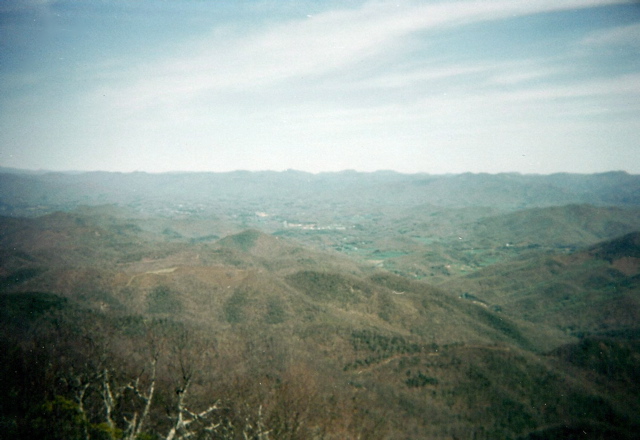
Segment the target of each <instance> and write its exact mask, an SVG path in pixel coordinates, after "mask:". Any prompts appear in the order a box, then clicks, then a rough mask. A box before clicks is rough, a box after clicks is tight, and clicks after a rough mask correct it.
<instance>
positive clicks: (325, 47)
mask: <svg viewBox="0 0 640 440" xmlns="http://www.w3.org/2000/svg"><path fill="white" fill-rule="evenodd" d="M612 3H620V2H619V1H614V0H564V1H562V2H558V1H556V0H537V1H533V0H495V1H486V0H485V1H456V2H443V3H436V4H423V3H420V2H401V3H397V2H370V3H366V4H364V5H363V6H362V7H361V8H359V9H352V10H340V11H329V12H325V13H320V14H316V15H314V16H313V17H310V18H309V17H307V18H306V19H303V20H293V21H289V22H285V23H282V24H279V25H276V26H273V27H271V28H269V29H266V30H261V31H258V32H255V33H251V34H249V35H246V36H244V35H240V34H238V33H233V32H226V33H220V32H212V33H211V35H209V36H208V37H207V38H204V39H203V41H202V43H201V44H200V46H198V47H195V48H194V47H193V46H189V47H184V48H183V50H182V54H180V55H178V56H176V54H171V55H170V56H169V57H168V58H167V59H165V60H157V61H154V62H149V63H143V64H141V65H139V66H136V68H134V69H131V70H129V71H128V72H127V73H126V74H125V77H123V78H122V83H121V84H117V83H116V84H112V85H108V86H106V87H104V88H101V89H100V90H98V91H97V94H109V95H111V96H113V97H114V101H116V102H117V103H118V107H119V111H122V110H126V109H130V110H132V111H134V112H135V111H138V110H140V109H143V108H144V107H146V106H157V105H177V104H178V103H183V102H185V101H188V100H190V99H193V98H194V97H197V96H200V95H202V94H207V93H211V92H225V93H227V92H229V91H234V90H235V91H238V90H240V91H245V90H259V89H260V88H265V87H269V86H272V85H277V84H281V83H283V82H285V81H296V80H301V79H306V80H308V79H309V78H317V77H319V76H322V75H328V74H338V73H339V72H341V70H343V69H345V68H347V67H351V68H353V67H354V66H358V63H360V62H363V61H366V60H369V59H374V58H376V57H381V56H382V57H389V56H392V54H393V53H394V50H392V49H393V48H400V47H402V44H403V38H402V37H406V36H407V35H410V34H411V33H413V32H416V31H428V30H433V29H437V28H439V27H443V26H456V25H463V24H467V23H472V22H478V21H491V20H499V19H503V18H507V17H512V16H518V15H528V14H535V13H541V12H549V11H557V10H565V9H573V8H584V7H592V6H598V5H604V4H612ZM454 69H455V68H454ZM438 74H439V73H438V72H432V73H422V74H418V77H414V78H411V77H410V76H406V77H405V78H400V77H396V78H395V79H394V78H387V81H389V84H393V83H394V81H402V80H409V81H412V80H416V79H419V76H420V75H426V76H427V77H429V76H433V75H435V76H437V75H438ZM452 74H455V72H452Z"/></svg>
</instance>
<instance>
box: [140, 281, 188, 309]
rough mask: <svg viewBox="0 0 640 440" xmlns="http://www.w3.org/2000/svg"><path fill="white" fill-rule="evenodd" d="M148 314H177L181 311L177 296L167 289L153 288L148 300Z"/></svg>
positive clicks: (161, 287)
mask: <svg viewBox="0 0 640 440" xmlns="http://www.w3.org/2000/svg"><path fill="white" fill-rule="evenodd" d="M147 310H148V312H149V313H154V314H155V313H157V314H177V313H180V312H181V311H182V303H181V302H180V298H179V295H178V294H177V293H176V292H173V291H172V290H171V289H169V287H167V286H164V285H160V286H157V287H155V288H154V289H153V290H152V291H151V293H150V294H149V298H148V309H147Z"/></svg>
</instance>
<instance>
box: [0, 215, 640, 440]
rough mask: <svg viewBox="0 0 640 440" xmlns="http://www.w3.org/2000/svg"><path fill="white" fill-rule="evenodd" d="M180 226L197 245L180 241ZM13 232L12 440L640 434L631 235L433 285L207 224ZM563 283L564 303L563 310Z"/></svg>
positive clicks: (9, 326) (81, 221) (25, 224)
mask: <svg viewBox="0 0 640 440" xmlns="http://www.w3.org/2000/svg"><path fill="white" fill-rule="evenodd" d="M569 209H572V208H569ZM586 209H591V208H586ZM598 212H600V211H598ZM221 214H222V213H221ZM612 215H613V214H612ZM483 218H485V217H484V216H480V217H479V221H483V220H482V219H483ZM176 219H177V220H179V221H180V222H183V223H182V224H183V229H182V230H183V231H184V232H185V233H187V232H188V231H191V232H189V234H190V235H183V234H180V235H175V234H167V233H166V228H164V226H161V225H167V224H173V225H175V224H176V223H174V222H175V221H176ZM0 220H1V221H0V240H1V241H0V248H1V249H2V255H1V257H2V259H1V262H2V265H1V273H0V275H1V279H0V287H1V289H2V293H1V294H0V299H1V301H2V303H1V305H2V307H1V309H0V310H1V312H0V313H1V315H0V318H1V319H0V323H1V324H2V326H1V329H2V332H3V338H2V340H3V342H2V344H3V352H5V353H11V355H10V356H7V357H5V358H4V360H3V362H2V365H1V370H0V371H1V373H2V377H3V380H4V384H3V386H2V387H1V389H2V390H3V391H2V392H3V393H4V394H3V395H2V396H0V402H4V403H2V404H0V414H1V417H2V425H3V426H8V427H9V428H7V429H9V431H8V432H11V434H12V437H14V438H36V437H38V438H87V436H89V437H91V438H118V437H126V436H128V435H133V434H134V433H135V432H141V433H145V435H149V436H150V438H165V437H167V436H168V434H167V433H169V432H171V430H172V429H174V430H175V432H177V433H178V434H179V435H184V436H186V435H188V433H190V432H193V433H196V432H198V433H200V434H202V435H204V436H205V437H206V435H207V434H206V433H207V432H208V431H207V427H209V428H210V429H211V430H214V432H215V438H247V437H248V438H256V439H259V438H265V437H264V436H265V433H266V432H267V431H268V432H269V433H270V435H271V436H273V438H291V439H294V438H295V439H307V438H327V439H330V438H335V439H343V438H370V439H378V438H380V439H382V438H385V439H392V438H435V439H438V438H441V439H448V438H456V437H457V438H469V437H471V436H474V437H475V438H481V439H482V438H486V439H492V438H514V439H516V438H523V439H524V438H530V439H533V438H540V437H539V436H540V435H542V436H543V438H549V436H550V435H556V434H555V433H558V432H561V433H567V432H588V433H589V435H590V437H588V438H602V437H603V436H604V437H607V436H611V435H615V436H616V437H617V438H623V439H624V438H633V433H634V432H636V430H637V428H638V425H639V421H638V420H637V414H638V413H639V410H640V408H639V407H638V404H637V399H635V397H637V395H638V389H637V385H636V384H637V381H636V379H637V378H638V375H637V371H636V370H635V369H634V368H635V367H634V365H635V364H634V362H633V359H635V357H637V356H638V353H639V352H638V346H637V344H636V342H634V341H636V339H634V338H637V335H636V336H634V331H635V327H634V323H635V322H637V311H638V304H637V291H638V290H637V283H636V281H634V280H635V279H636V278H637V264H636V263H637V262H636V261H635V259H637V256H636V254H635V253H634V252H635V247H637V235H630V236H627V237H626V238H622V239H620V240H617V241H616V240H614V241H610V242H607V243H603V244H600V245H597V246H593V247H590V248H587V249H585V250H584V251H581V252H577V253H573V254H568V255H567V254H564V253H563V254H560V255H554V256H536V257H535V258H534V257H532V258H530V259H523V260H522V261H518V260H511V261H509V262H508V263H504V264H503V265H500V264H498V265H490V266H487V267H484V268H480V269H479V270H477V271H475V272H474V273H473V274H471V275H469V276H468V277H466V278H458V279H457V280H456V282H452V283H451V284H442V285H441V286H439V287H434V286H432V285H430V284H428V283H426V282H424V281H420V280H416V279H411V278H408V277H405V276H401V275H398V274H394V273H391V272H389V271H387V270H384V269H383V268H380V267H376V265H375V264H371V263H368V262H367V259H366V258H364V259H362V258H358V259H353V258H351V257H350V256H349V253H348V252H346V253H347V255H345V252H342V253H339V252H336V251H335V250H334V251H331V250H321V248H323V246H316V247H315V248H310V247H309V246H308V245H305V244H302V243H301V242H297V241H294V240H291V239H287V238H286V237H284V236H282V235H281V234H279V235H272V234H267V233H265V232H261V231H259V230H257V229H246V230H243V231H239V232H238V231H233V232H232V233H230V234H224V232H223V230H222V228H223V227H220V225H221V223H219V221H218V220H215V221H213V222H212V223H207V224H209V225H211V227H212V228H220V229H217V230H214V229H208V228H206V227H204V228H203V227H202V225H205V223H202V222H203V221H204V219H203V218H202V217H198V216H195V217H194V219H193V220H194V222H195V225H200V226H196V228H200V229H193V230H192V229H189V226H188V223H189V219H188V218H184V217H183V218H180V217H178V218H176V217H171V218H163V217H152V216H149V215H147V214H145V215H144V216H142V217H141V216H140V214H139V213H134V214H131V212H130V211H118V210H115V211H114V210H113V209H111V208H99V209H97V210H93V209H88V208H83V209H81V210H79V211H76V212H72V213H52V214H49V215H45V216H41V217H38V218H30V219H24V218H20V219H16V218H6V217H5V218H2V219H0ZM149 225H151V226H149ZM216 225H217V226H216ZM236 227H237V226H236ZM174 230H175V229H174ZM196 230H197V231H198V232H195V231H196ZM339 233H343V232H339ZM198 234H203V235H202V236H209V237H210V238H208V239H207V240H194V237H196V236H198ZM212 235H219V236H220V237H221V238H219V239H216V238H213V237H211V236H212ZM395 243H400V242H397V241H396V242H395ZM423 245H424V246H427V245H428V243H423ZM442 249H445V247H442ZM403 250H404V251H405V252H408V248H404V249H403ZM541 267H542V268H546V269H545V271H543V272H541ZM563 273H564V274H565V275H563ZM554 276H555V277H556V278H553V277H554ZM534 277H537V278H534ZM594 277H595V278H598V280H599V283H600V284H597V285H596V284H593V283H594V280H595V278H594ZM509 283H511V284H509ZM515 283H521V284H522V285H523V286H528V287H526V289H528V290H526V295H525V294H524V293H525V290H520V291H515V293H514V292H513V291H512V289H513V287H514V285H515ZM539 283H543V284H544V283H548V284H546V285H541V286H540V287H537V286H538V284H539ZM563 283H564V284H566V285H569V284H570V285H571V286H572V289H573V290H572V291H571V292H572V293H573V298H574V299H577V300H574V301H573V303H572V305H571V304H570V305H565V303H564V302H562V301H563V299H562V298H560V299H559V302H558V304H561V305H562V307H564V309H563V308H562V307H560V306H556V305H553V304H551V303H550V301H551V299H553V298H556V297H557V296H558V295H566V292H563V293H559V292H560V290H561V289H560V288H559V287H558V286H560V285H563ZM589 286H591V287H589ZM594 286H600V287H597V288H596V287H594ZM587 287H589V289H590V290H587V291H586V293H585V292H583V290H585V289H587ZM463 288H464V289H466V291H465V292H466V294H465V295H462V293H459V291H460V289H463ZM612 289H613V290H614V291H612ZM554 292H556V293H554ZM553 295H556V297H553V298H552V296H553ZM606 295H609V296H611V295H615V296H616V300H615V301H611V300H610V299H609V298H608V297H607V296H606ZM461 296H462V297H461ZM525 296H526V297H527V298H528V301H527V300H525V299H524V298H525ZM588 301H591V302H594V301H599V302H597V303H596V304H597V305H596V307H591V308H589V307H588V306H587V302H588ZM567 314H569V315H573V316H574V319H573V321H572V320H571V319H569V320H568V319H567V317H566V315H567ZM561 316H564V318H561ZM569 326H573V327H569ZM595 333H597V335H595ZM596 336H597V337H599V338H601V339H600V340H598V341H596V340H595V339H593V338H594V337H596ZM621 338H626V339H621ZM594 344H595V346H598V345H597V344H601V345H602V344H604V345H602V346H605V347H607V350H608V351H607V353H610V357H608V358H606V359H602V358H598V357H597V356H596V357H595V358H594V351H593V350H594V349H593V346H594ZM576 353H578V354H580V356H578V355H577V354H576ZM594 365H596V366H597V368H595V369H594V368H593V367H594ZM618 367H620V368H618ZM614 371H615V373H614ZM106 390H110V391H109V392H107V391H106ZM175 390H178V391H175ZM187 390H188V393H187ZM105 393H107V394H105ZM109 393H111V399H112V400H113V402H114V403H113V404H111V403H109V400H108V399H106V397H105V396H107V395H108V394H109ZM15 396H20V397H19V398H17V397H15ZM145 396H146V397H145ZM105 399H106V400H105ZM145 399H146V400H145ZM7 402H10V403H7ZM216 402H217V403H216ZM634 402H635V403H634ZM147 403H148V404H147ZM110 405H111V406H110ZM105 406H106V407H108V408H109V411H110V413H109V414H111V415H108V416H105V412H104V408H105ZM188 408H189V409H190V410H188ZM193 411H201V412H200V413H196V412H193ZM20 414H26V415H27V416H26V417H21V416H19V415H20ZM134 414H135V415H136V417H137V418H136V419H135V420H144V423H145V424H144V425H138V424H137V423H138V422H132V420H134V419H132V417H133V415H134ZM145 414H146V415H145ZM196 414H200V415H199V416H196ZM178 415H181V416H180V417H178ZM167 416H168V417H167ZM179 420H188V421H190V422H189V424H184V425H180V424H179V423H178V421H179ZM214 427H215V428H214ZM194 435H195V434H194ZM558 435H560V434H558ZM154 436H155V437H154ZM536 436H538V437H536ZM545 436H546V437H545Z"/></svg>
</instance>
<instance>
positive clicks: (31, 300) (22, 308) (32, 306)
mask: <svg viewBox="0 0 640 440" xmlns="http://www.w3.org/2000/svg"><path fill="white" fill-rule="evenodd" d="M66 304H67V299H66V298H62V297H60V296H58V295H54V294H53V293H44V292H21V293H11V294H0V318H2V319H6V320H17V321H23V320H33V319H37V318H39V317H40V316H42V315H43V314H44V313H46V312H49V311H53V310H60V309H62V308H64V307H65V306H66Z"/></svg>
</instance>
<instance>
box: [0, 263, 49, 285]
mask: <svg viewBox="0 0 640 440" xmlns="http://www.w3.org/2000/svg"><path fill="white" fill-rule="evenodd" d="M42 272H43V269H41V268H37V267H25V268H22V269H18V270H16V271H14V272H12V273H10V274H9V275H7V276H5V277H1V278H0V290H2V289H6V288H9V287H12V286H15V285H17V284H22V283H24V282H25V281H28V280H30V279H32V278H35V277H36V276H38V275H39V274H40V273H42Z"/></svg>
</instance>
